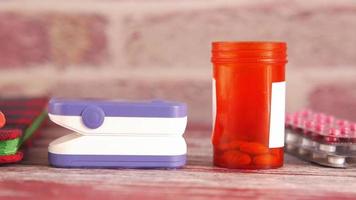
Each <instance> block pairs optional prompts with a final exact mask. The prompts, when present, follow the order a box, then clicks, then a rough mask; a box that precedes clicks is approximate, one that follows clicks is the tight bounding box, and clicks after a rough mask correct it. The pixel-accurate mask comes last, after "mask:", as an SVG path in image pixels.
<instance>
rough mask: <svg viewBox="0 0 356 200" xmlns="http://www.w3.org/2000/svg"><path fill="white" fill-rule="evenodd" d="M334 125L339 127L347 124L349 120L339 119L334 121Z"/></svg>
mask: <svg viewBox="0 0 356 200" xmlns="http://www.w3.org/2000/svg"><path fill="white" fill-rule="evenodd" d="M336 125H338V126H339V127H343V126H348V125H349V122H348V121H347V120H343V119H340V120H337V121H336Z"/></svg>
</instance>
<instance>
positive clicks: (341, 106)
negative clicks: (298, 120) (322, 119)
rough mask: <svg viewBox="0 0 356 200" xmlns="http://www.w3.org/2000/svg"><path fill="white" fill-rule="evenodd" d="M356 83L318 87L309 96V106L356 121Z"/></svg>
mask: <svg viewBox="0 0 356 200" xmlns="http://www.w3.org/2000/svg"><path fill="white" fill-rule="evenodd" d="M355 85H356V82H348V83H340V84H335V85H332V84H328V85H320V86H317V87H316V88H315V89H314V90H312V92H311V93H310V96H309V106H310V107H311V108H313V109H315V110H318V111H323V112H326V113H330V114H333V115H336V116H337V117H341V118H346V119H349V120H354V121H356V87H355Z"/></svg>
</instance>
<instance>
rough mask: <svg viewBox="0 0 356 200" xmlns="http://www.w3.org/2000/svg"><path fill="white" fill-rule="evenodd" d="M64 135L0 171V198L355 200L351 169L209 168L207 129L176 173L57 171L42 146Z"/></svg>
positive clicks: (190, 138)
mask: <svg viewBox="0 0 356 200" xmlns="http://www.w3.org/2000/svg"><path fill="white" fill-rule="evenodd" d="M68 133H69V131H68V130H66V129H64V128H61V127H58V126H54V125H53V126H48V127H46V128H44V129H42V131H41V137H40V138H38V139H37V140H35V141H34V143H33V146H32V148H30V149H28V150H27V152H26V158H25V160H24V161H22V162H21V163H20V164H16V165H6V166H1V167H0V170H1V172H0V199H7V200H10V199H44V198H55V199H69V200H70V199H137V200H144V199H155V200H157V199H186V198H188V197H189V198H190V199H234V200H236V199H286V198H288V199H336V197H338V198H337V199H356V169H333V168H324V167H320V166H317V165H313V164H310V163H307V162H303V161H300V160H298V159H296V158H294V157H292V156H290V155H286V156H285V165H284V167H282V168H280V169H275V170H261V171H252V170H247V171H246V170H245V171H243V170H227V169H222V168H217V167H213V166H212V149H211V146H210V133H211V131H210V130H209V128H208V127H204V126H191V127H190V128H188V130H187V132H186V134H185V138H186V140H187V143H188V164H187V165H186V166H185V167H184V168H183V169H177V170H133V169H126V170H124V169H116V170H115V169H59V168H52V167H49V166H48V162H47V147H48V143H49V142H50V141H52V140H53V139H55V138H57V137H60V136H62V135H64V134H68Z"/></svg>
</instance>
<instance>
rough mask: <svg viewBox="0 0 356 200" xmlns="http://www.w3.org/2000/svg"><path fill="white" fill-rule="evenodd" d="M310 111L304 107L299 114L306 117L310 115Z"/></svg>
mask: <svg viewBox="0 0 356 200" xmlns="http://www.w3.org/2000/svg"><path fill="white" fill-rule="evenodd" d="M312 113H313V112H312V111H311V110H309V109H306V108H305V109H303V110H302V111H301V112H300V115H301V116H302V117H304V118H308V117H309V116H311V115H312Z"/></svg>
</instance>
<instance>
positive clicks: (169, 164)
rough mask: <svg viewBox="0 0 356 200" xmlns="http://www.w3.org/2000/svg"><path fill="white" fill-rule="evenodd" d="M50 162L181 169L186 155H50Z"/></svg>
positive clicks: (62, 165) (72, 165)
mask: <svg viewBox="0 0 356 200" xmlns="http://www.w3.org/2000/svg"><path fill="white" fill-rule="evenodd" d="M48 161H49V163H50V164H51V165H52V166H54V167H59V168H148V169H150V168H180V167H183V166H184V165H185V163H186V155H176V156H147V155H145V156H143V155H141V156H139V155H138V156H132V155H66V154H54V153H48Z"/></svg>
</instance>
